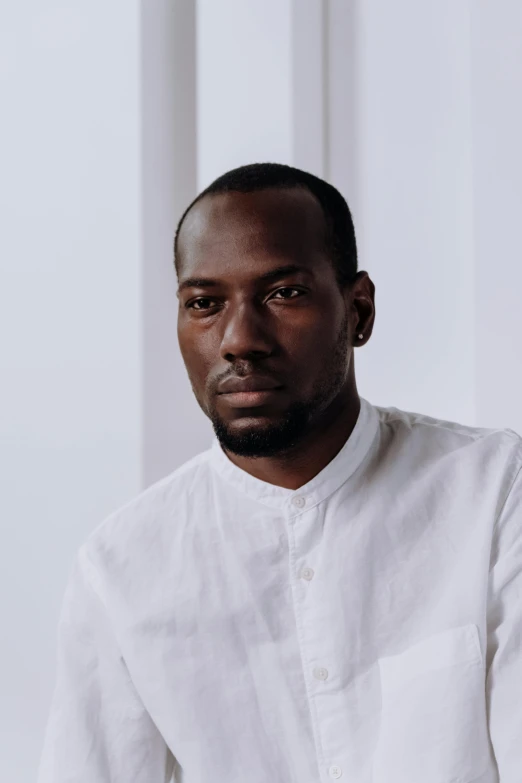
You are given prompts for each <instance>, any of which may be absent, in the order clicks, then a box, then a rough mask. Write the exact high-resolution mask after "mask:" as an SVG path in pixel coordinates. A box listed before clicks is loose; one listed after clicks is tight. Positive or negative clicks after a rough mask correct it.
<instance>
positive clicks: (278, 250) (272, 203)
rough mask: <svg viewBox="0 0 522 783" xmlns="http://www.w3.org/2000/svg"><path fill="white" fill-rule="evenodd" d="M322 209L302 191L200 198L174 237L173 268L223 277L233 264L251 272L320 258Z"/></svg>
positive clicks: (323, 244) (272, 191)
mask: <svg viewBox="0 0 522 783" xmlns="http://www.w3.org/2000/svg"><path fill="white" fill-rule="evenodd" d="M325 229H326V223H325V218H324V214H323V210H322V207H321V205H320V203H319V202H318V200H317V199H316V198H315V196H314V195H313V194H312V193H310V191H308V190H306V189H305V188H288V189H280V190H278V189H267V190H261V191H255V192H251V193H238V192H231V193H219V194H211V195H207V196H204V197H203V198H202V199H201V201H199V202H198V203H197V204H195V205H194V207H193V208H192V209H191V210H190V211H189V213H188V214H187V216H186V218H185V220H184V222H183V225H182V227H181V230H180V233H179V237H178V267H179V271H180V274H181V271H183V274H184V275H185V274H192V273H194V272H195V271H196V269H198V271H200V270H199V268H200V267H202V266H204V268H205V272H208V274H212V275H216V274H218V273H219V272H222V273H226V271H227V270H233V269H234V268H235V267H237V266H238V265H240V266H241V268H242V270H243V271H244V270H245V269H246V270H247V271H251V272H252V274H255V273H256V272H257V271H261V269H260V268H261V267H262V266H264V264H265V262H266V263H269V262H270V261H273V260H275V259H278V260H283V259H292V260H294V261H295V260H296V259H297V258H298V259H299V261H300V263H302V264H310V265H313V264H314V263H317V261H318V258H319V257H321V258H324V256H325V249H326V244H325Z"/></svg>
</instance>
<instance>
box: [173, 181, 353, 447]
mask: <svg viewBox="0 0 522 783" xmlns="http://www.w3.org/2000/svg"><path fill="white" fill-rule="evenodd" d="M178 260H179V261H178V276H179V293H178V296H179V305H180V306H179V315H178V339H179V344H180V349H181V353H182V356H183V360H184V362H185V366H186V368H187V372H188V375H189V378H190V382H191V384H192V389H193V391H194V394H195V396H196V399H197V401H198V403H199V405H200V406H201V408H202V410H203V411H204V413H205V414H206V415H207V416H208V417H209V418H210V420H211V422H212V425H213V428H214V431H215V433H216V436H217V437H218V439H219V441H220V442H221V445H222V446H223V447H224V448H225V449H226V450H228V451H230V452H233V453H235V454H238V455H240V456H245V457H267V456H276V455H278V454H284V453H285V452H287V451H289V450H291V449H293V448H294V447H295V446H296V445H297V444H298V443H299V442H300V440H301V439H302V438H303V437H305V436H306V435H307V434H308V433H309V431H310V429H311V428H314V427H320V426H321V417H322V416H324V415H325V413H326V411H327V410H328V408H329V407H330V406H332V405H334V404H335V401H336V399H337V398H339V396H340V395H342V394H343V390H344V389H345V387H346V384H347V381H348V376H349V369H350V361H351V357H352V348H351V345H352V340H353V334H352V331H353V328H354V327H355V325H356V323H357V313H356V312H352V313H351V312H350V309H351V308H350V297H349V293H347V294H343V293H342V292H341V290H340V288H339V285H338V283H337V281H336V278H335V272H334V268H333V265H332V262H331V260H330V259H329V257H328V252H327V248H326V243H325V220H324V215H323V212H322V209H321V206H320V204H319V203H318V202H317V201H316V199H315V197H314V196H313V195H312V194H311V193H309V192H308V191H307V190H305V189H297V188H296V189H285V190H276V189H271V190H264V191H258V192H253V193H237V192H233V193H226V194H217V195H210V196H205V197H204V198H203V199H202V200H201V201H199V202H198V203H197V204H196V205H195V206H194V207H193V208H192V209H191V210H190V212H189V213H188V215H187V217H186V218H185V221H184V223H183V226H182V228H181V231H180V234H179V237H178ZM286 267H295V269H293V270H291V269H286V270H285V269H284V268H286ZM354 318H355V321H354ZM250 381H251V382H252V383H249V382H250ZM232 385H235V386H236V389H235V390H234V389H231V388H230V387H231V386H232ZM227 386H228V388H227ZM252 386H254V387H255V388H256V389H257V391H255V392H252V390H251V389H252ZM267 387H272V388H270V389H267ZM273 387H277V388H273ZM238 389H239V391H238ZM260 389H261V390H260ZM262 389H264V390H262Z"/></svg>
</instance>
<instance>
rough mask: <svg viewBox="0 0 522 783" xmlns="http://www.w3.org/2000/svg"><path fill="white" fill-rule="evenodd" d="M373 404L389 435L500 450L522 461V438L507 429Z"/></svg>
mask: <svg viewBox="0 0 522 783" xmlns="http://www.w3.org/2000/svg"><path fill="white" fill-rule="evenodd" d="M374 407H375V410H376V411H377V414H378V417H379V422H380V425H381V429H382V430H385V431H388V432H389V433H390V435H391V436H392V437H396V438H401V437H402V438H404V439H407V438H408V437H412V438H414V439H418V440H419V441H423V442H425V443H426V444H427V445H433V446H437V445H438V446H439V447H441V448H443V449H444V448H446V449H452V448H459V447H464V446H466V445H467V446H470V447H472V446H474V445H476V446H478V447H479V448H481V449H486V450H488V449H490V450H492V451H497V450H498V449H501V450H505V451H506V453H507V452H511V453H512V454H513V456H514V457H517V456H518V457H519V458H520V459H521V461H522V438H521V437H520V435H518V434H517V433H516V432H514V431H513V430H511V429H507V428H504V429H501V428H487V427H475V426H470V425H466V424H460V423H458V422H455V421H449V420H446V419H439V418H436V417H434V416H428V415H426V414H422V413H413V412H411V411H404V410H401V409H399V408H394V407H389V408H383V407H379V406H374Z"/></svg>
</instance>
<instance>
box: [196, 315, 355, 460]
mask: <svg viewBox="0 0 522 783" xmlns="http://www.w3.org/2000/svg"><path fill="white" fill-rule="evenodd" d="M348 348H349V336H348V315H347V314H346V315H345V318H344V321H343V323H342V325H341V328H340V330H339V333H338V335H337V339H336V342H335V344H334V346H333V348H332V350H331V352H330V355H329V356H328V357H327V358H326V360H325V362H324V364H323V367H322V370H321V373H320V379H319V380H318V382H317V383H316V385H315V387H314V388H313V390H312V393H311V394H310V396H309V398H308V399H306V400H296V401H295V402H293V403H292V404H291V405H289V407H288V408H287V409H286V411H284V413H283V415H282V416H281V418H280V419H279V420H278V421H275V422H273V423H269V424H252V425H251V426H247V427H244V428H242V429H241V430H239V431H234V429H233V428H232V427H231V426H230V424H229V423H228V422H226V421H224V420H223V419H222V418H221V417H220V416H219V414H218V413H217V411H216V409H215V408H214V407H213V408H212V409H211V410H210V411H209V412H208V413H207V415H208V416H209V418H210V421H211V422H212V427H213V429H214V433H215V435H216V437H217V439H218V441H219V442H220V444H221V447H222V448H223V449H224V450H225V451H230V452H231V453H232V454H237V456H239V457H252V458H260V457H275V456H283V455H285V454H287V453H288V452H292V451H293V450H294V449H295V448H296V447H297V446H298V445H299V443H300V442H301V441H302V440H303V439H304V438H305V437H306V435H307V434H308V433H309V431H310V429H311V428H312V426H313V425H314V423H315V422H316V421H317V419H318V417H319V416H320V414H321V413H322V412H323V411H324V410H325V409H326V408H328V406H329V405H330V403H331V402H332V401H333V400H334V399H335V398H336V397H337V395H338V394H339V393H340V392H341V390H342V388H343V386H344V384H345V382H346V378H347V375H348V362H347V357H348Z"/></svg>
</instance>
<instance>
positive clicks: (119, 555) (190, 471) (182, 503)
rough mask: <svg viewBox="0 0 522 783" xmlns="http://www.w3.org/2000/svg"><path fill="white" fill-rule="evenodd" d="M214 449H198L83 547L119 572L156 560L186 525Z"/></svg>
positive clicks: (82, 552)
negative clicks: (133, 563)
mask: <svg viewBox="0 0 522 783" xmlns="http://www.w3.org/2000/svg"><path fill="white" fill-rule="evenodd" d="M210 453H211V449H208V450H207V451H204V452H201V453H200V454H197V455H196V456H195V457H193V458H192V459H190V460H188V461H187V462H185V463H184V464H183V465H181V466H180V467H178V468H177V469H176V470H174V471H173V472H172V473H169V474H168V475H167V476H164V477H163V478H161V479H160V480H158V481H156V482H154V483H153V484H151V485H150V486H149V487H147V488H146V489H144V490H143V491H142V492H140V493H139V494H138V495H136V496H135V497H133V498H132V499H131V500H129V501H127V502H126V503H124V504H123V505H121V506H120V507H119V508H117V509H115V510H114V511H113V512H111V513H110V514H109V515H108V516H107V517H105V519H103V520H102V521H101V522H100V523H99V524H98V525H97V526H96V527H95V528H94V529H93V530H92V532H91V533H90V534H89V536H88V537H87V538H86V540H85V541H84V542H83V544H82V545H81V547H80V549H79V552H78V554H79V556H80V557H82V558H86V559H87V560H88V561H89V562H91V564H92V566H93V567H94V568H95V569H96V570H98V569H101V570H103V571H113V572H117V571H118V570H119V569H120V568H123V567H124V566H125V564H126V563H127V562H130V561H132V560H134V561H135V562H136V561H138V560H139V561H143V560H144V559H145V560H149V561H153V560H154V557H155V556H156V555H155V553H158V552H161V551H164V548H165V547H168V546H169V542H170V541H171V540H172V535H173V532H174V531H175V530H176V528H178V527H179V526H180V524H181V525H182V524H183V520H184V518H185V517H186V514H185V513H184V512H185V511H186V509H187V507H188V506H189V503H188V501H189V499H190V496H191V494H192V493H193V492H194V491H196V488H197V489H198V490H203V486H204V485H205V484H206V482H207V479H208V475H209V459H210Z"/></svg>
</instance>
